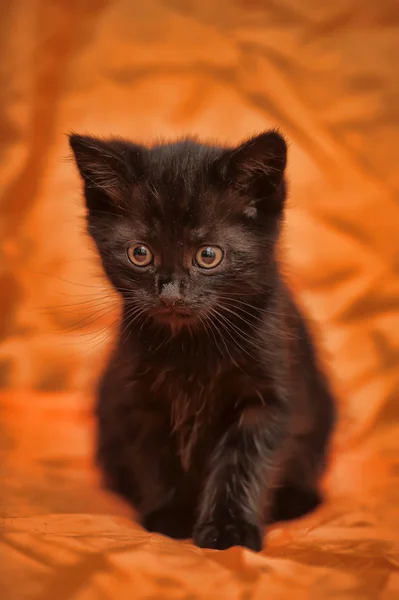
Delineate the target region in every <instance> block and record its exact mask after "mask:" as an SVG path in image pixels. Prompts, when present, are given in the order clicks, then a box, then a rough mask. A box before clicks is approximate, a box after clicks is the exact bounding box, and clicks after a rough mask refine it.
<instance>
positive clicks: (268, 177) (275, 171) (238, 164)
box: [224, 130, 287, 213]
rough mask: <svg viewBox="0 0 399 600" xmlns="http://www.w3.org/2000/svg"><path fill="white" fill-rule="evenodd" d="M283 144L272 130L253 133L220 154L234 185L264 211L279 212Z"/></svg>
mask: <svg viewBox="0 0 399 600" xmlns="http://www.w3.org/2000/svg"><path fill="white" fill-rule="evenodd" d="M286 164H287V144H286V142H285V140H284V138H283V137H282V136H281V135H280V134H279V133H278V132H277V131H274V130H271V131H267V132H265V133H262V134H260V135H258V136H255V137H253V138H251V139H249V140H247V141H246V142H244V143H243V144H241V145H240V146H238V147H237V148H236V149H234V150H232V151H229V152H228V153H227V155H226V156H225V157H224V173H225V176H226V175H227V177H228V179H229V181H230V182H231V183H232V184H233V186H234V187H235V188H237V189H238V190H239V191H241V192H243V194H244V195H246V196H247V197H248V199H252V200H253V201H254V202H255V205H256V207H257V208H259V209H261V210H263V211H264V212H268V213H276V212H280V211H281V210H282V208H283V203H284V199H285V185H284V173H285V167H286Z"/></svg>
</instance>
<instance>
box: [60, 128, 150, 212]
mask: <svg viewBox="0 0 399 600" xmlns="http://www.w3.org/2000/svg"><path fill="white" fill-rule="evenodd" d="M69 144H70V147H71V149H72V151H73V154H74V158H75V161H76V164H77V167H78V169H79V172H80V174H81V176H82V179H83V181H84V184H85V196H86V203H87V206H88V208H89V210H96V209H103V210H104V209H106V208H107V207H108V208H111V207H117V206H120V205H121V204H122V203H123V200H124V198H125V197H126V194H128V192H129V187H130V186H131V184H132V183H133V181H134V178H135V175H136V176H137V169H138V167H139V165H140V163H141V149H140V147H139V146H133V145H130V144H127V143H125V142H123V141H120V140H102V139H99V138H96V137H91V136H83V135H76V134H71V135H70V136H69Z"/></svg>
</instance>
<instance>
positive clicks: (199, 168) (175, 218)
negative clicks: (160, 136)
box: [142, 140, 223, 236]
mask: <svg viewBox="0 0 399 600" xmlns="http://www.w3.org/2000/svg"><path fill="white" fill-rule="evenodd" d="M222 152H223V149H222V148H218V147H210V146H204V145H201V144H198V143H196V142H195V141H192V140H184V141H181V142H176V143H175V144H168V145H164V146H156V147H153V148H151V149H149V150H148V152H147V156H146V169H145V177H144V181H143V182H142V183H143V184H144V189H143V193H144V194H145V196H146V203H145V204H146V210H145V215H144V217H145V220H146V221H147V222H148V225H149V226H150V227H158V226H159V225H161V226H163V227H165V228H166V229H171V232H172V233H173V234H178V233H179V234H181V233H183V230H189V231H190V234H193V235H195V231H196V230H198V235H199V236H200V234H201V232H202V230H203V228H204V227H206V226H207V227H208V228H209V226H211V225H212V223H211V222H210V221H209V217H210V216H211V214H210V213H212V210H210V208H211V206H212V205H214V204H217V203H218V196H219V195H220V190H219V189H218V181H217V177H216V168H215V163H216V160H217V159H218V157H220V155H221V154H222ZM211 220H212V219H211Z"/></svg>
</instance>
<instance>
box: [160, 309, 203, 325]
mask: <svg viewBox="0 0 399 600" xmlns="http://www.w3.org/2000/svg"><path fill="white" fill-rule="evenodd" d="M153 314H154V317H155V318H156V320H157V321H160V322H162V323H169V324H171V325H188V324H189V323H191V322H193V321H194V318H195V317H194V314H193V312H192V311H191V310H187V309H184V308H176V307H169V306H168V307H165V308H158V309H157V310H156V311H155V312H154V313H153Z"/></svg>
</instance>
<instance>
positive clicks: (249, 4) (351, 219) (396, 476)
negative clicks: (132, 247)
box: [0, 0, 399, 600]
mask: <svg viewBox="0 0 399 600" xmlns="http://www.w3.org/2000/svg"><path fill="white" fill-rule="evenodd" d="M0 33H1V35H0V79H1V85H0V111H1V112H0V181H1V187H0V225H1V227H0V300H1V310H0V385H1V392H0V598H2V600H54V599H57V600H66V599H72V598H73V599H76V600H97V599H99V600H103V599H104V600H105V599H108V598H109V599H111V598H112V599H113V598H118V600H124V599H125V598H126V599H129V600H130V599H131V598H135V599H137V600H138V599H144V598H145V599H152V600H155V599H161V598H168V599H172V600H178V599H183V598H184V599H187V600H188V599H190V600H197V599H205V598H228V599H229V600H236V599H237V600H238V599H240V600H243V599H251V600H252V599H254V600H258V599H259V600H263V599H264V598H268V599H271V600H280V599H281V600H286V599H287V598H291V597H295V600H302V599H306V600H308V599H310V600H313V599H314V600H320V599H321V598H323V599H324V598H343V599H348V600H360V599H362V600H363V599H367V600H370V599H371V600H374V599H378V600H380V599H381V600H395V599H397V598H399V573H398V566H399V456H398V455H399V441H398V440H399V420H398V415H399V399H398V394H399V249H398V248H399V201H398V197H399V194H398V191H399V171H398V168H397V154H398V139H399V113H398V109H397V107H398V102H399V79H398V67H397V63H398V57H399V6H398V4H397V2H396V1H395V0H381V1H380V2H374V1H372V0H365V1H364V2H362V3H361V4H359V3H358V2H356V1H355V0H335V2H333V3H324V2H319V1H318V0H317V1H316V0H303V1H302V2H300V3H298V2H294V0H280V1H279V2H265V1H262V0H236V1H231V0H220V1H218V2H217V3H216V2H214V1H213V0H198V1H191V0H190V1H188V0H164V1H161V0H148V1H146V2H132V1H131V0H119V1H118V0H114V1H111V0H108V1H107V0H92V1H85V2H79V1H77V0H68V1H67V0H57V1H55V0H54V1H53V0H9V1H7V2H3V3H2V5H1V7H0ZM274 126H279V127H280V128H281V130H282V131H283V132H284V133H285V134H286V136H287V137H288V139H289V141H290V158H289V161H290V162H289V169H288V172H289V188H290V191H289V195H290V199H289V208H288V211H287V222H286V229H285V233H284V242H285V243H284V244H283V245H282V261H283V262H284V271H285V272H286V275H287V278H288V280H289V281H290V283H291V285H292V288H293V290H294V291H295V294H296V297H297V299H298V302H299V303H300V305H301V306H302V308H303V310H304V311H305V312H306V313H307V314H309V315H311V316H312V317H313V319H314V320H315V321H316V325H317V327H316V338H317V342H318V344H319V347H320V352H321V356H322V359H323V363H324V364H325V368H326V371H327V373H328V375H329V377H330V379H331V384H332V386H333V389H334V391H335V393H336V396H337V399H338V404H339V413H340V418H339V423H338V427H337V431H336V435H335V437H334V445H333V451H332V456H331V462H330V467H329V470H328V473H327V475H326V477H325V480H324V482H323V487H324V490H325V494H326V502H325V504H324V505H323V506H322V507H321V508H320V509H319V510H317V511H316V512H315V513H314V514H312V515H309V516H308V517H306V518H303V519H300V520H297V521H296V522H293V523H290V524H277V525H275V526H274V527H272V528H271V529H270V530H269V532H268V535H267V540H266V547H265V550H264V551H263V552H262V553H261V554H259V555H256V554H253V553H251V552H249V551H247V550H244V549H242V548H232V549H230V550H228V551H225V552H217V551H211V550H209V551H207V550H201V549H199V548H196V547H194V546H193V545H192V544H191V543H190V541H186V542H177V541H173V540H169V539H167V538H164V537H162V536H158V535H150V534H147V533H146V532H144V531H143V530H142V529H141V528H140V527H139V525H137V524H136V523H135V522H134V515H132V514H131V512H130V510H129V508H128V507H127V506H126V505H124V503H123V502H122V501H121V500H119V499H118V498H116V497H114V496H112V495H111V494H109V493H107V492H105V491H104V490H102V487H101V483H100V477H99V474H98V473H97V471H96V470H95V468H94V467H93V463H92V455H93V447H94V440H95V430H94V422H93V418H92V406H93V402H94V389H95V382H96V380H97V378H98V376H99V373H100V371H101V368H102V366H103V364H104V361H105V360H106V356H107V354H108V352H109V350H110V347H111V344H112V341H113V336H114V331H115V327H116V326H117V323H118V318H119V305H118V299H117V298H116V297H115V295H114V294H113V293H112V292H111V290H110V289H109V286H108V285H107V284H106V282H105V281H104V278H103V277H102V275H101V269H100V266H99V262H98V259H97V257H96V254H95V252H94V249H93V247H92V245H91V243H90V242H89V240H88V239H87V237H86V236H85V233H84V220H83V216H84V208H83V202H82V198H81V186H80V181H79V179H78V176H77V173H76V171H75V170H74V167H73V164H72V161H71V160H69V158H68V157H69V150H68V146H67V139H66V135H65V134H66V133H68V132H70V131H72V130H73V131H77V132H79V133H80V132H82V133H94V134H98V135H103V136H106V135H111V134H114V135H122V136H126V137H130V138H132V139H135V140H138V141H143V142H146V141H151V140H154V139H160V138H161V139H165V138H170V137H176V136H182V135H186V134H194V135H198V136H200V137H202V138H205V139H216V140H220V141H222V142H225V143H236V142H237V141H238V140H240V139H242V138H245V137H246V136H249V135H251V134H253V133H257V132H260V131H262V130H264V129H266V128H268V127H274Z"/></svg>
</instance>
